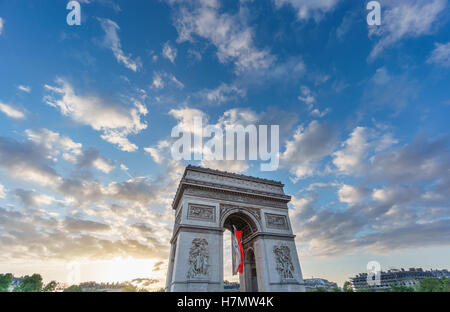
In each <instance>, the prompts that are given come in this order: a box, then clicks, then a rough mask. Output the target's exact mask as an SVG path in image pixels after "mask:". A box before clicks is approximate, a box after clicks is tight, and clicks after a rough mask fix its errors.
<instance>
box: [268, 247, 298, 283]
mask: <svg viewBox="0 0 450 312" xmlns="http://www.w3.org/2000/svg"><path fill="white" fill-rule="evenodd" d="M273 253H274V255H275V263H276V269H277V272H278V274H279V275H280V277H281V279H282V280H289V279H293V278H294V265H293V264H292V258H291V250H290V249H289V247H288V246H286V245H276V246H273Z"/></svg>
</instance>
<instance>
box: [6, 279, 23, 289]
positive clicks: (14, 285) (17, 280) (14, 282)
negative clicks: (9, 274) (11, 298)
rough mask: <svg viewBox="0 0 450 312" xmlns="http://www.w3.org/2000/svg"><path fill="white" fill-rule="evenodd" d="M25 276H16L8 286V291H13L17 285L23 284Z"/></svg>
mask: <svg viewBox="0 0 450 312" xmlns="http://www.w3.org/2000/svg"><path fill="white" fill-rule="evenodd" d="M22 281H23V277H14V276H13V279H12V282H11V285H9V287H8V291H10V292H11V291H13V290H14V288H15V287H17V286H20V285H21V284H22Z"/></svg>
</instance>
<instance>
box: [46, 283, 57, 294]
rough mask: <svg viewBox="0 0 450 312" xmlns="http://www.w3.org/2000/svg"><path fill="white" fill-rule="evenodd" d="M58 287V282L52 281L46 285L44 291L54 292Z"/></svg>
mask: <svg viewBox="0 0 450 312" xmlns="http://www.w3.org/2000/svg"><path fill="white" fill-rule="evenodd" d="M56 286H58V283H56V281H51V282H50V283H48V284H47V285H45V287H44V289H42V291H43V292H53V291H55V289H56Z"/></svg>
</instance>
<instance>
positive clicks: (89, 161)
mask: <svg viewBox="0 0 450 312" xmlns="http://www.w3.org/2000/svg"><path fill="white" fill-rule="evenodd" d="M77 166H78V167H80V168H83V167H88V168H89V167H94V168H96V169H98V170H100V171H102V172H104V173H109V172H110V171H112V170H113V169H114V168H115V166H114V164H113V162H112V161H111V160H109V159H106V158H104V157H102V156H101V155H100V153H99V152H98V151H97V150H96V149H95V148H93V147H90V148H88V149H86V150H84V151H83V153H82V155H80V157H79V158H78V160H77Z"/></svg>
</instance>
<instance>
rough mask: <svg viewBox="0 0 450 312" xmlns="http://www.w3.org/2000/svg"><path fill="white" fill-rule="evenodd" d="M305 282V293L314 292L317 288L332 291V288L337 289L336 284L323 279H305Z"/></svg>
mask: <svg viewBox="0 0 450 312" xmlns="http://www.w3.org/2000/svg"><path fill="white" fill-rule="evenodd" d="M304 281H305V288H306V291H308V290H314V289H317V288H324V289H326V290H332V289H333V288H336V287H338V285H337V284H336V283H333V282H330V281H328V280H326V279H323V278H307V279H305V280H304Z"/></svg>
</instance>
